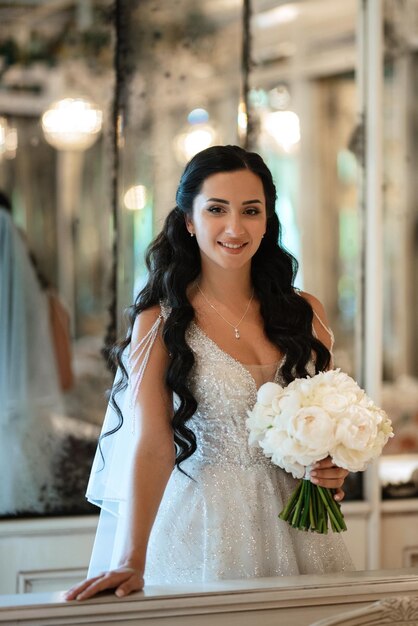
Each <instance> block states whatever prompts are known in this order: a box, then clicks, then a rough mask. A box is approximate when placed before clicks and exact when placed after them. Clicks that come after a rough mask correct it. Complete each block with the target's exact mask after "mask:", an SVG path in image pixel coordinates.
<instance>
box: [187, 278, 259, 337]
mask: <svg viewBox="0 0 418 626" xmlns="http://www.w3.org/2000/svg"><path fill="white" fill-rule="evenodd" d="M197 288H198V289H199V291H200V293H201V294H202V296H203V297H204V299H205V300H206V302H207V303H208V305H209V306H210V307H211V308H212V309H213V310H214V311H215V313H217V314H218V315H219V317H221V318H222V319H223V321H224V322H226V323H227V324H229V326H231V328H233V329H234V332H235V339H239V338H240V336H241V335H240V334H239V330H238V326H239V325H240V324H241V322H242V320H243V319H244V317H245V316H246V315H247V313H248V309H249V308H250V305H251V302H252V301H253V298H254V289H253V292H252V294H251V298H250V300H249V302H248V304H247V308H246V309H245V311H244V315H243V316H242V317H241V319H240V321H239V322H238V324H231V322H228V320H227V319H225V318H224V316H223V315H221V313H219V311H218V310H217V309H216V307H215V306H214V305H213V304H212V303H211V302H209V300H208V299H207V297H206V296H205V294H204V293H203V291H202V290H201V288H200V286H199V285H197Z"/></svg>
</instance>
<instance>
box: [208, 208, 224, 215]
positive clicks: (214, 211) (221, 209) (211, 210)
mask: <svg viewBox="0 0 418 626" xmlns="http://www.w3.org/2000/svg"><path fill="white" fill-rule="evenodd" d="M208 211H209V213H215V214H216V213H221V212H222V211H223V207H220V206H210V207H208Z"/></svg>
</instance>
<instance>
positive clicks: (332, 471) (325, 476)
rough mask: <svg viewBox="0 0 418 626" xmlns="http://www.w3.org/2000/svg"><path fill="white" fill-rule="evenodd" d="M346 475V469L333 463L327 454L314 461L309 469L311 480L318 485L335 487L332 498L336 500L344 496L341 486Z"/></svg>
mask: <svg viewBox="0 0 418 626" xmlns="http://www.w3.org/2000/svg"><path fill="white" fill-rule="evenodd" d="M347 476H348V471H347V470H345V469H342V468H341V467H338V466H337V465H335V464H334V463H333V461H332V459H331V457H329V456H328V457H327V458H326V459H322V461H318V462H317V463H315V464H314V465H313V466H312V469H311V482H312V483H313V484H314V485H319V487H327V488H329V489H335V493H334V500H337V502H341V500H342V499H343V498H344V496H345V493H344V491H343V489H342V486H343V484H344V481H345V479H346V478H347Z"/></svg>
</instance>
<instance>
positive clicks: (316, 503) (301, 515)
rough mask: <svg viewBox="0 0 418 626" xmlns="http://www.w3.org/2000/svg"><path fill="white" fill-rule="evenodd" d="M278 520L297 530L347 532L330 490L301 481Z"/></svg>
mask: <svg viewBox="0 0 418 626" xmlns="http://www.w3.org/2000/svg"><path fill="white" fill-rule="evenodd" d="M279 518H280V519H282V520H284V521H285V522H288V523H289V524H290V525H291V526H293V527H294V528H297V529H299V530H310V531H314V532H317V533H321V534H326V533H327V532H328V525H330V526H331V530H332V531H333V532H341V531H343V530H347V526H346V524H345V521H344V516H343V514H342V512H341V507H340V505H339V503H338V502H336V501H335V500H334V498H333V492H332V490H331V489H326V488H324V487H318V486H317V485H314V484H313V483H311V482H310V481H309V480H305V479H302V480H300V481H299V484H298V486H297V487H296V489H295V490H294V492H293V493H292V495H291V497H290V498H289V501H288V503H287V504H286V506H285V507H284V509H283V511H282V512H281V513H280V515H279Z"/></svg>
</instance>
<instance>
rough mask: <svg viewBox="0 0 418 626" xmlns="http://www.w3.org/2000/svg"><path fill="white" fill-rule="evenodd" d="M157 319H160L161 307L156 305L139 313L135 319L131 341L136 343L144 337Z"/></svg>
mask: <svg viewBox="0 0 418 626" xmlns="http://www.w3.org/2000/svg"><path fill="white" fill-rule="evenodd" d="M159 318H161V307H160V306H159V305H158V304H157V305H155V306H152V307H150V308H149V309H145V311H141V313H139V315H137V316H136V318H135V322H134V325H133V328H132V341H133V342H134V343H136V342H137V341H138V340H139V341H140V340H141V339H142V338H143V337H145V335H147V334H148V333H149V332H150V330H151V329H152V328H153V326H154V324H155V323H156V322H157V320H158V319H159ZM161 319H162V318H161Z"/></svg>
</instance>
